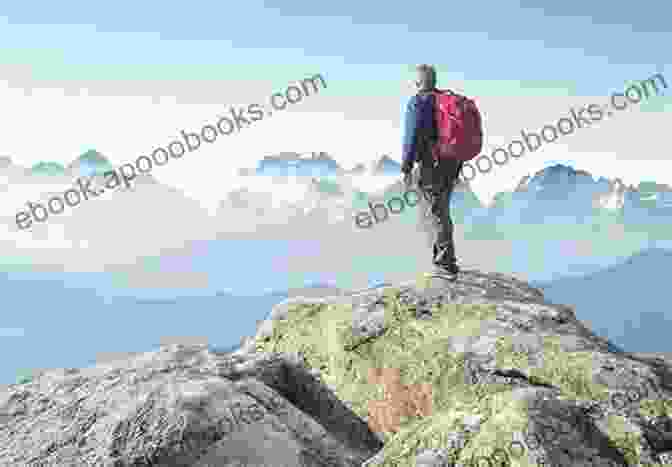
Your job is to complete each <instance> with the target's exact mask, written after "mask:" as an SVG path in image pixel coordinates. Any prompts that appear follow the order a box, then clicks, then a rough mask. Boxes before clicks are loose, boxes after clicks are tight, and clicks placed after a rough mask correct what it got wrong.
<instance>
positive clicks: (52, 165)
mask: <svg viewBox="0 0 672 467" xmlns="http://www.w3.org/2000/svg"><path fill="white" fill-rule="evenodd" d="M30 171H31V173H33V174H41V175H61V174H64V173H65V167H63V166H62V165H61V164H59V163H57V162H39V163H37V164H35V165H34V166H33V167H32V168H31V169H30Z"/></svg>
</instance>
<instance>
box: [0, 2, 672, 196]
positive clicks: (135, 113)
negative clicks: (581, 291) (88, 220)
mask: <svg viewBox="0 0 672 467" xmlns="http://www.w3.org/2000/svg"><path fill="white" fill-rule="evenodd" d="M670 13H672V6H671V5H670V4H669V2H663V1H658V2H647V3H646V4H644V5H642V7H641V8H618V7H614V6H613V5H610V4H606V3H605V4H604V5H602V4H601V3H588V4H587V3H584V2H581V3H579V2H578V1H565V2H555V3H553V4H550V5H549V4H547V2H544V6H543V7H541V6H538V5H535V2H531V1H524V2H515V1H513V0H501V1H498V2H492V3H490V2H489V3H487V5H486V4H483V3H479V2H459V3H458V4H456V3H453V2H450V3H448V2H436V3H430V4H427V8H426V9H421V8H417V5H415V4H406V3H403V2H402V3H399V4H395V3H389V2H385V3H378V2H351V1H342V2H338V3H337V4H332V3H324V2H291V3H285V2H283V3H281V2H276V1H266V2H262V1H258V0H248V1H246V2H240V3H239V4H235V5H232V4H230V3H226V2H209V1H203V2H199V3H198V4H197V5H186V4H183V5H179V6H178V5H169V4H167V3H165V2H161V3H159V2H149V1H148V2H142V3H137V2H128V1H123V0H122V1H118V2H114V3H111V4H99V3H95V4H94V3H91V2H57V3H47V2H44V3H40V4H39V5H38V4H37V3H35V2H32V3H29V4H27V3H20V2H11V4H4V5H3V6H2V7H0V40H2V44H3V48H2V49H1V50H0V68H1V71H2V73H0V99H1V102H2V103H3V105H2V111H0V123H1V124H2V128H3V130H4V131H3V137H2V138H1V139H0V155H8V156H11V157H12V159H13V161H14V162H16V163H20V164H26V165H32V164H34V163H36V162H38V161H42V160H53V161H60V162H64V163H67V162H69V161H71V160H72V159H73V158H75V157H76V156H77V155H78V154H80V153H82V152H83V151H85V150H87V149H90V148H96V149H98V150H99V151H101V152H102V153H103V154H105V155H106V156H107V157H108V158H109V159H111V160H112V161H113V163H116V164H120V163H124V162H127V161H133V160H135V158H137V157H138V156H139V155H143V154H149V153H151V151H153V150H154V149H155V148H156V147H157V146H164V147H165V146H166V145H167V144H168V143H169V142H171V141H173V140H174V139H176V138H177V137H178V136H179V132H180V130H182V129H185V130H187V131H194V130H196V131H198V130H199V129H200V128H201V126H202V125H203V124H206V123H213V122H215V121H216V120H217V118H218V117H219V116H221V115H224V114H226V112H228V109H229V107H230V106H231V105H241V106H246V105H247V104H250V103H264V102H266V100H267V98H268V96H270V94H272V93H274V92H276V91H282V90H284V89H285V87H286V86H287V85H289V84H291V83H292V82H295V81H297V80H300V79H303V78H306V77H309V76H312V75H314V74H316V73H320V74H322V76H323V77H324V78H325V80H326V82H327V88H326V89H324V90H322V91H320V93H319V94H317V95H314V96H311V97H308V98H304V100H303V101H302V102H301V103H299V104H296V105H294V106H292V107H290V109H289V110H288V111H286V112H283V113H276V114H275V115H273V117H271V118H267V119H264V120H263V121H260V122H256V123H254V124H253V125H252V126H251V127H249V128H246V129H244V130H243V131H241V132H240V133H234V134H233V135H231V136H228V137H223V136H220V137H219V138H218V139H217V141H216V142H214V143H212V144H210V145H208V146H207V147H201V148H200V149H199V150H197V151H195V152H193V153H191V154H189V155H188V156H186V157H184V158H182V159H181V160H179V161H172V162H171V163H170V164H168V165H166V166H164V167H160V168H158V169H156V170H154V172H153V175H154V176H155V177H157V178H158V179H159V180H161V181H163V182H165V183H168V184H171V185H173V186H176V187H178V188H180V189H183V190H185V192H186V193H187V194H189V195H190V196H193V197H194V198H196V199H198V200H199V201H200V202H202V203H203V204H204V205H209V206H212V205H213V203H216V201H217V200H218V199H221V197H222V196H223V195H224V194H225V193H226V192H227V191H228V190H229V187H230V184H231V183H233V182H232V181H231V174H232V173H234V172H235V171H236V170H237V169H238V168H239V167H250V166H254V165H255V164H256V161H257V160H258V159H259V158H261V157H263V156H264V155H268V154H272V153H276V152H279V151H327V152H330V153H332V154H333V155H334V157H335V158H336V159H337V160H338V161H339V162H340V163H341V164H342V165H344V166H346V167H350V166H352V165H354V164H355V163H356V162H360V161H361V162H367V161H370V160H372V159H374V158H376V157H379V156H380V155H381V154H383V153H389V154H391V155H392V157H393V158H396V159H397V160H399V159H400V141H401V135H400V133H399V124H400V111H401V108H402V106H403V104H404V103H405V102H406V100H407V99H408V97H409V96H410V94H411V91H412V90H411V89H410V87H409V86H408V85H407V83H408V81H409V80H410V79H412V77H413V75H412V70H413V66H414V64H417V63H421V62H428V63H434V64H436V65H437V67H438V70H439V73H440V75H439V84H440V86H441V87H453V88H455V89H457V90H459V91H461V92H464V93H466V94H468V95H470V96H474V97H475V98H476V99H477V101H478V102H479V105H480V107H481V109H482V111H483V114H484V120H485V130H486V137H487V139H486V150H487V149H488V148H491V149H492V148H494V146H495V145H497V144H501V143H508V142H509V141H510V140H511V139H512V138H514V137H515V135H517V134H518V133H519V131H520V130H521V129H523V128H524V129H527V130H529V131H534V130H538V129H540V128H541V127H542V126H544V125H546V124H552V123H554V122H555V121H557V119H559V118H561V117H566V116H568V114H569V112H570V110H569V109H570V107H571V106H574V107H581V106H583V105H587V104H589V103H600V104H603V103H606V102H607V96H608V95H609V94H610V93H611V92H614V91H618V90H622V89H624V88H625V87H626V86H627V83H629V82H630V81H633V80H641V79H645V78H647V77H649V76H651V75H652V74H654V73H657V72H660V73H663V74H664V75H665V76H666V78H667V81H668V82H669V83H672V72H670V71H672V67H670V65H669V63H670V52H669V47H668V44H669V43H670V39H672V33H670V32H669V17H670ZM666 31H668V32H666ZM669 95H670V91H669V90H668V91H667V92H666V96H665V97H654V98H652V99H651V101H650V102H648V103H646V104H641V105H634V104H633V105H632V106H631V107H630V108H628V110H627V111H624V112H622V113H620V114H618V115H616V116H614V117H613V119H611V120H608V121H607V120H605V121H602V122H600V123H599V124H596V125H594V128H587V129H581V130H577V131H576V132H575V134H573V135H570V136H565V137H562V138H561V139H559V140H558V141H557V142H556V143H554V144H548V145H544V146H543V149H542V150H539V151H537V152H536V153H534V154H533V155H529V154H528V155H525V156H524V157H522V158H521V159H520V160H518V161H515V162H514V163H511V164H509V165H507V166H506V167H503V168H502V167H497V168H495V169H494V170H493V172H492V173H491V174H489V175H485V176H479V177H478V180H475V181H474V189H475V191H476V192H477V194H478V195H479V196H480V197H481V198H482V199H484V200H486V201H487V200H488V199H489V198H491V197H492V196H493V195H494V194H495V193H496V192H497V191H500V190H503V189H511V188H513V187H514V186H515V185H516V184H517V183H518V181H519V180H520V178H521V177H522V176H524V175H526V174H527V173H530V172H531V171H536V170H539V169H541V168H543V167H544V166H545V165H547V164H548V163H549V162H554V161H558V162H569V163H572V164H574V165H576V166H578V168H585V169H588V170H590V171H591V172H593V173H595V174H600V175H605V176H610V177H616V176H620V177H623V178H624V179H625V180H626V182H630V183H637V182H638V181H639V180H640V179H656V180H658V181H661V182H667V183H672V170H670V169H672V162H670V159H669V149H668V148H669V145H668V144H664V142H667V135H666V130H667V129H668V128H669V124H670V122H671V119H670V115H671V114H670V110H672V104H671V102H672V100H671V99H670V98H669ZM665 110H667V111H666V112H665ZM24 201H25V200H19V201H18V203H23V202H24Z"/></svg>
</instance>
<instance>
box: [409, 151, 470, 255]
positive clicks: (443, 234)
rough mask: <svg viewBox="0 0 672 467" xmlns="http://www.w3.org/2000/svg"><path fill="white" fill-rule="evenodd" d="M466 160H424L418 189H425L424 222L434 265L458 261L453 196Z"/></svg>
mask: <svg viewBox="0 0 672 467" xmlns="http://www.w3.org/2000/svg"><path fill="white" fill-rule="evenodd" d="M461 168H462V163H461V162H460V161H457V160H454V159H446V160H441V161H440V162H439V163H438V164H437V165H434V163H433V161H432V160H431V159H430V160H426V161H424V162H420V167H419V180H418V188H419V189H420V191H421V192H422V195H423V196H422V197H421V202H420V203H419V204H418V207H419V208H420V209H419V211H420V212H419V215H420V216H421V223H422V224H423V225H424V226H425V231H426V232H427V233H428V234H429V238H430V241H431V243H432V250H433V260H432V262H433V263H434V264H439V265H442V266H451V265H455V264H456V263H457V258H456V257H455V243H454V241H453V230H454V228H453V221H452V219H451V218H450V198H451V195H452V194H453V189H454V188H455V184H456V181H457V178H458V176H459V174H460V170H461Z"/></svg>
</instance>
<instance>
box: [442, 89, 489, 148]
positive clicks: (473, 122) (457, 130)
mask: <svg viewBox="0 0 672 467" xmlns="http://www.w3.org/2000/svg"><path fill="white" fill-rule="evenodd" d="M433 94H434V119H435V120H436V127H437V129H438V137H439V139H438V141H437V142H436V144H435V145H434V147H433V148H432V154H433V156H434V158H435V159H453V158H454V159H458V160H461V161H468V160H471V159H473V158H474V157H476V156H477V155H478V154H479V153H480V152H481V149H482V147H483V129H482V126H481V114H480V112H479V111H478V108H477V107H476V104H475V103H474V101H472V100H471V99H467V98H466V97H464V96H461V95H459V94H455V93H453V92H452V91H438V92H434V93H433Z"/></svg>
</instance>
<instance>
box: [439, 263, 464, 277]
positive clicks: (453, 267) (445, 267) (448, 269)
mask: <svg viewBox="0 0 672 467" xmlns="http://www.w3.org/2000/svg"><path fill="white" fill-rule="evenodd" d="M434 265H435V266H436V268H437V269H438V270H439V271H440V272H441V273H442V274H448V275H450V276H457V275H458V274H459V273H460V268H459V267H458V265H457V264H455V263H451V264H445V263H434Z"/></svg>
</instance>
